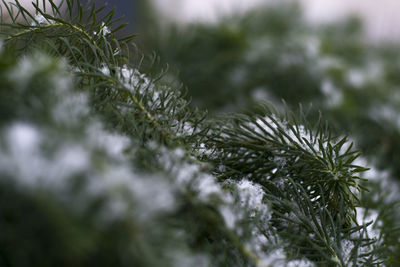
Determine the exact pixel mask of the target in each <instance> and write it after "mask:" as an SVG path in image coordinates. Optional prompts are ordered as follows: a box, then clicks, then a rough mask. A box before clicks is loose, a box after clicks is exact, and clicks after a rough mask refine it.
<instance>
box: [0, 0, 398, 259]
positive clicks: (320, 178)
mask: <svg viewBox="0 0 400 267" xmlns="http://www.w3.org/2000/svg"><path fill="white" fill-rule="evenodd" d="M32 5H33V6H34V10H35V11H34V12H33V13H32V12H30V11H28V10H27V9H25V8H24V7H23V6H21V5H20V4H19V3H18V1H16V2H15V3H7V2H6V1H4V0H3V5H2V9H3V10H2V21H1V30H0V33H1V37H0V38H1V44H0V200H1V201H0V229H1V231H0V266H144V267H147V266H259V267H261V266H381V265H382V266H383V265H388V266H390V265H393V266H395V265H396V263H398V260H399V258H398V255H399V254H397V253H396V252H399V245H398V242H397V241H398V240H399V239H398V238H399V236H400V234H399V233H398V230H396V229H398V224H397V221H396V220H397V218H398V216H399V214H398V212H397V211H396V207H397V206H396V205H397V202H396V201H397V200H396V197H392V198H391V199H390V200H388V199H386V198H385V194H386V191H385V190H388V183H389V182H390V179H389V177H386V176H385V177H383V176H382V177H383V178H382V180H377V179H375V180H374V181H372V182H370V181H367V179H364V178H363V177H364V175H363V173H365V172H366V171H368V168H367V167H368V166H365V164H364V162H366V160H364V159H363V158H360V153H359V152H358V150H357V149H356V148H355V145H354V144H353V142H352V141H350V139H351V138H349V137H346V136H343V135H342V134H340V133H339V134H337V133H336V132H337V131H336V132H335V133H334V132H333V131H332V130H330V129H329V127H328V126H327V125H326V123H324V122H323V115H321V117H319V120H315V118H313V117H312V118H311V119H310V118H309V116H307V115H305V112H303V109H302V108H301V107H300V108H296V109H293V111H291V109H290V108H289V107H287V106H284V108H280V109H279V110H275V109H274V108H273V107H272V106H270V105H267V104H260V105H258V109H257V110H256V111H254V112H253V111H251V112H248V113H245V114H244V113H243V114H240V113H238V114H231V115H219V116H218V117H212V116H209V115H207V113H206V112H204V111H201V110H198V109H196V108H193V107H192V106H191V105H190V103H189V102H188V101H187V97H186V95H185V91H184V90H182V88H180V87H177V86H175V84H176V83H168V82H166V79H164V76H165V71H162V70H159V71H158V73H157V71H154V69H156V68H153V69H152V70H149V69H148V68H145V67H146V66H148V65H149V64H147V63H146V61H151V60H149V59H151V58H150V57H149V56H146V55H145V56H144V57H142V55H140V54H139V53H138V52H137V50H135V49H134V46H133V45H132V39H133V41H134V38H133V36H128V37H123V38H121V37H117V34H116V33H117V32H118V30H120V29H121V28H122V27H124V24H120V23H119V19H118V18H117V19H116V18H114V17H113V14H114V11H110V12H105V8H104V7H103V6H101V7H96V6H95V5H94V4H90V5H83V4H82V3H80V1H79V0H62V1H60V3H57V4H56V3H55V2H53V1H52V0H50V1H38V0H36V1H34V2H33V3H32ZM5 14H7V19H6V16H5ZM3 16H4V17H3ZM189 92H190V89H189ZM372 167H373V166H372ZM368 189H369V191H368Z"/></svg>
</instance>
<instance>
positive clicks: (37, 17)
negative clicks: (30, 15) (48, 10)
mask: <svg viewBox="0 0 400 267" xmlns="http://www.w3.org/2000/svg"><path fill="white" fill-rule="evenodd" d="M53 23H54V21H53V20H51V19H46V18H45V17H44V16H43V15H42V14H39V13H38V14H36V15H35V19H34V20H33V21H32V23H31V25H32V26H39V25H50V24H53Z"/></svg>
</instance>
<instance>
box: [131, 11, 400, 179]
mask: <svg viewBox="0 0 400 267" xmlns="http://www.w3.org/2000/svg"><path fill="white" fill-rule="evenodd" d="M146 10H147V12H144V13H141V15H142V18H141V21H142V23H141V26H140V32H141V33H142V34H140V36H139V38H138V40H139V44H140V47H141V49H142V50H143V51H146V52H155V53H156V54H157V55H158V56H159V59H160V63H159V66H161V67H165V66H166V65H167V64H168V66H169V67H170V70H171V72H170V74H171V73H172V74H173V75H172V74H171V75H167V76H165V77H164V78H165V80H166V81H168V82H173V83H175V84H180V83H181V84H183V85H184V88H185V89H186V90H188V94H187V95H188V98H191V99H192V104H193V105H194V106H197V107H201V108H205V109H207V110H208V111H209V112H210V113H211V114H219V113H223V112H237V111H240V110H242V111H243V110H253V107H254V106H256V105H255V104H256V103H257V102H260V101H267V102H270V103H272V104H273V105H274V106H275V107H279V106H282V100H283V101H284V102H285V103H286V104H287V105H289V106H291V107H292V108H293V107H297V106H298V105H299V104H302V105H303V106H304V107H306V109H307V110H308V111H309V116H310V119H311V118H314V119H317V118H318V116H319V112H321V113H322V114H323V117H324V119H327V120H328V121H329V124H330V125H331V126H333V128H334V129H336V130H337V131H338V132H343V131H344V132H346V133H349V134H350V133H351V136H352V137H354V138H356V139H357V144H358V145H359V146H360V147H361V149H362V151H363V152H364V153H365V155H367V156H370V157H371V160H373V161H376V163H377V165H378V166H379V167H380V168H382V169H388V168H389V169H390V170H391V171H393V174H394V175H395V176H396V177H399V179H400V165H399V162H400V153H399V152H398V151H400V120H399V118H400V116H399V115H400V91H399V77H400V76H399V75H398V73H399V70H400V64H399V62H400V61H399V60H400V53H399V52H398V45H397V44H394V43H380V44H371V43H370V42H368V40H366V38H365V36H364V35H363V31H362V29H363V28H362V27H363V25H362V21H361V20H359V19H358V18H357V17H349V18H347V19H346V20H344V21H340V22H338V23H334V24H324V25H311V24H309V23H307V22H306V20H305V19H304V17H303V13H302V9H301V6H299V5H298V4H276V5H269V6H266V7H260V8H257V9H255V10H250V11H248V12H246V13H244V14H238V15H230V16H225V17H223V18H221V19H220V21H219V22H217V23H207V22H202V23H201V22H199V23H189V24H177V23H174V22H171V21H168V20H165V19H158V18H159V17H160V16H159V15H158V13H157V12H156V11H155V9H154V8H153V9H152V8H151V5H147V9H146Z"/></svg>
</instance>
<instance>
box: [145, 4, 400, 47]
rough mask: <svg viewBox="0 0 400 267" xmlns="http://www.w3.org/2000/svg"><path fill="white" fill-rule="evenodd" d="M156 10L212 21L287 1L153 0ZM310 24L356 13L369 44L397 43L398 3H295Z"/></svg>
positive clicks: (176, 16)
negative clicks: (302, 7)
mask: <svg viewBox="0 0 400 267" xmlns="http://www.w3.org/2000/svg"><path fill="white" fill-rule="evenodd" d="M153 1H154V2H155V3H156V4H157V6H158V8H159V10H162V11H163V12H164V13H165V14H166V15H167V16H168V17H171V18H173V19H175V20H177V21H180V22H188V21H199V20H200V21H215V20H216V19H217V18H218V16H219V15H221V14H222V15H223V14H229V13H232V12H233V11H244V10H247V9H249V8H254V7H257V6H258V5H261V4H269V3H271V2H272V3H277V2H284V1H288V0H153ZM297 1H299V2H301V3H302V5H303V6H304V10H305V14H306V17H307V19H308V20H309V21H311V22H318V23H321V22H322V23H323V22H332V21H334V20H340V19H341V18H343V17H344V16H348V15H350V14H358V15H359V16H360V17H361V18H362V19H363V20H364V23H365V26H366V35H367V36H368V38H369V39H371V40H372V41H380V40H394V41H400V0H297Z"/></svg>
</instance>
